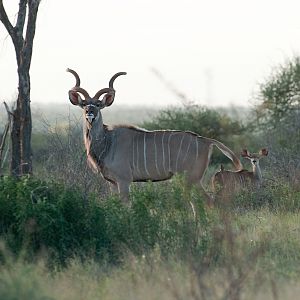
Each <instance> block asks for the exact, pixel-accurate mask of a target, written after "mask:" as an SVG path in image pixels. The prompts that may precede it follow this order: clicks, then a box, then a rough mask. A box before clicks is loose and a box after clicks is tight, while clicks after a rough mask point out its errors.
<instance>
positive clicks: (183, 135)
mask: <svg viewBox="0 0 300 300" xmlns="http://www.w3.org/2000/svg"><path fill="white" fill-rule="evenodd" d="M184 137H185V134H182V138H181V141H180V146H179V150H178V153H177V158H176V167H175V172H177V166H178V159H179V155H180V152H181V147H182V141H183V139H184Z"/></svg>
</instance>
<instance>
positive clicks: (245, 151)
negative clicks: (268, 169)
mask: <svg viewBox="0 0 300 300" xmlns="http://www.w3.org/2000/svg"><path fill="white" fill-rule="evenodd" d="M241 156H242V157H250V153H249V151H248V150H247V149H243V150H242V152H241Z"/></svg>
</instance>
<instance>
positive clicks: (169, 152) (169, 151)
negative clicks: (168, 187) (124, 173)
mask: <svg viewBox="0 0 300 300" xmlns="http://www.w3.org/2000/svg"><path fill="white" fill-rule="evenodd" d="M173 134H174V133H173V132H171V133H170V135H169V138H168V154H169V170H168V171H169V172H171V149H170V140H171V137H172V135H173Z"/></svg>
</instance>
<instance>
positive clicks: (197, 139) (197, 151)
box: [196, 136, 198, 161]
mask: <svg viewBox="0 0 300 300" xmlns="http://www.w3.org/2000/svg"><path fill="white" fill-rule="evenodd" d="M197 160H198V137H197V136H196V161H197Z"/></svg>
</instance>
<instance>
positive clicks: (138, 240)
mask: <svg viewBox="0 0 300 300" xmlns="http://www.w3.org/2000/svg"><path fill="white" fill-rule="evenodd" d="M178 180H179V179H178ZM190 201H193V202H195V203H197V207H198V208H199V211H198V214H197V216H198V217H197V220H195V218H194V215H193V212H192V209H191V206H190ZM131 202H132V205H131V207H130V208H129V207H126V206H124V205H123V204H122V203H121V201H120V200H119V198H118V197H109V198H107V199H106V200H105V201H103V200H101V199H98V198H97V197H95V196H93V195H90V196H89V198H88V202H86V201H85V200H84V199H83V197H82V193H81V192H80V191H79V190H76V189H72V190H71V189H69V188H65V187H64V186H63V185H61V184H57V183H55V182H43V181H40V180H37V179H34V178H31V177H24V178H21V179H19V180H16V179H13V178H10V177H3V178H1V179H0V214H1V220H0V224H1V225H0V226H1V227H0V230H1V231H0V236H1V237H2V238H3V239H4V240H5V241H6V242H7V244H8V246H9V248H10V249H12V251H13V252H14V253H15V254H17V255H18V254H19V253H20V252H21V251H23V250H24V249H25V250H26V253H27V256H28V259H33V258H34V257H36V255H37V254H38V253H42V252H45V253H46V254H47V255H48V256H49V262H50V263H51V262H52V263H53V262H57V263H58V264H60V265H64V264H66V263H67V262H68V260H69V259H70V258H72V257H74V256H79V257H81V258H85V257H92V258H95V259H98V260H99V259H100V260H101V259H107V260H108V261H109V262H112V263H117V262H118V261H120V260H121V259H122V257H123V256H124V254H125V253H127V252H130V253H133V254H142V253H147V252H148V251H150V250H151V249H153V248H155V247H159V248H160V249H161V251H162V253H163V255H165V256H170V255H175V254H178V255H180V256H182V257H184V256H185V255H188V253H191V252H195V251H198V250H199V249H200V250H201V251H202V252H203V251H205V246H204V245H205V239H202V238H203V237H205V228H206V224H207V220H206V213H205V210H204V208H203V205H202V203H203V202H202V199H201V198H199V195H198V194H197V193H195V192H194V191H187V190H186V189H185V187H184V184H183V183H182V182H181V183H180V184H177V183H174V184H170V185H165V186H164V187H160V186H159V185H155V184H148V185H146V187H145V188H144V189H140V188H138V187H136V188H134V191H133V193H132V199H131ZM199 230H200V231H199ZM199 232H202V234H200V235H199Z"/></svg>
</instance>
